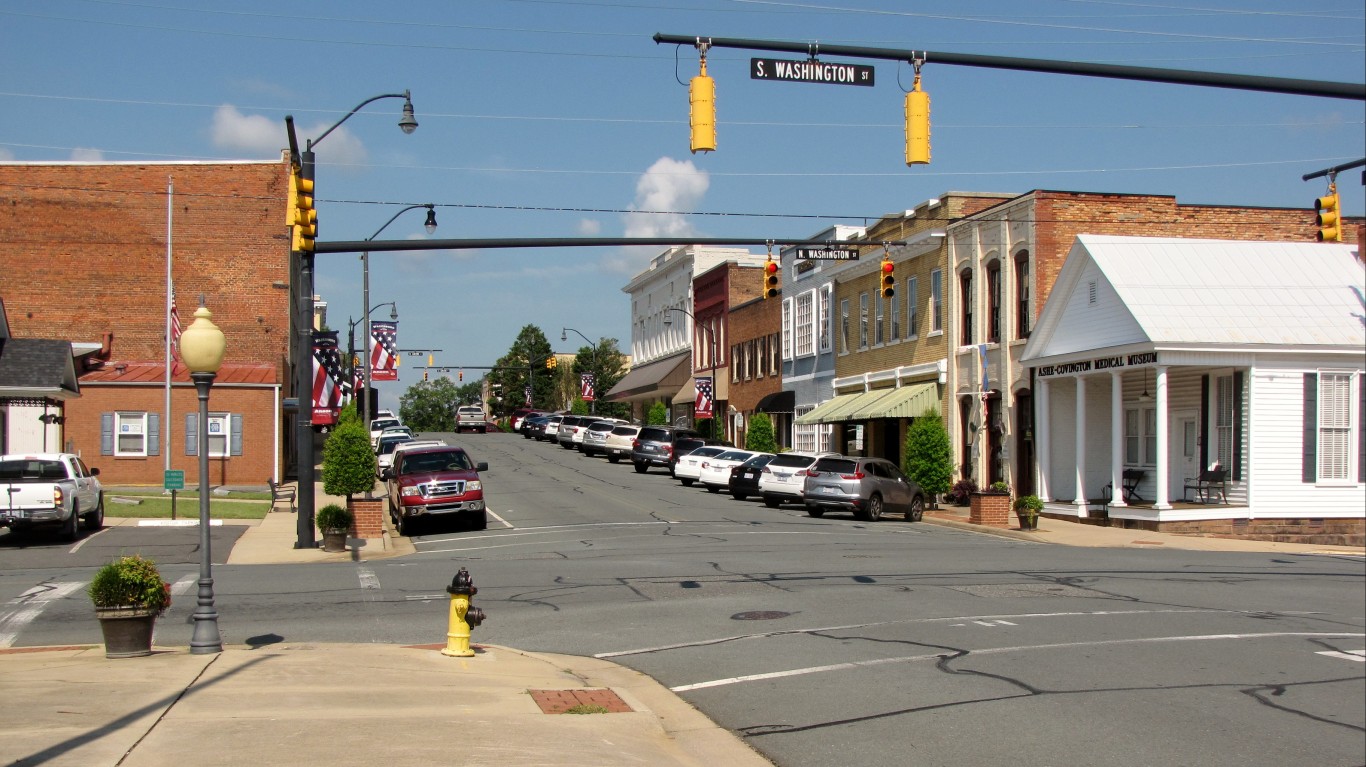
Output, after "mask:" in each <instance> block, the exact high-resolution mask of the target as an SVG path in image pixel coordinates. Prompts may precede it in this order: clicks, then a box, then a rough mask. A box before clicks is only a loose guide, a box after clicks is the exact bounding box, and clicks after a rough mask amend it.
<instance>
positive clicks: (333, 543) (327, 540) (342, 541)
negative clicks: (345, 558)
mask: <svg viewBox="0 0 1366 767" xmlns="http://www.w3.org/2000/svg"><path fill="white" fill-rule="evenodd" d="M346 532H347V531H345V530H324V531H323V551H346Z"/></svg>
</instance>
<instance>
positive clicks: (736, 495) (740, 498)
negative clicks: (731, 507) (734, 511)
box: [730, 492, 749, 501]
mask: <svg viewBox="0 0 1366 767" xmlns="http://www.w3.org/2000/svg"><path fill="white" fill-rule="evenodd" d="M730 497H731V498H734V499H735V500H737V501H743V500H745V499H746V498H748V497H749V495H747V494H745V493H734V492H733V493H731V494H730Z"/></svg>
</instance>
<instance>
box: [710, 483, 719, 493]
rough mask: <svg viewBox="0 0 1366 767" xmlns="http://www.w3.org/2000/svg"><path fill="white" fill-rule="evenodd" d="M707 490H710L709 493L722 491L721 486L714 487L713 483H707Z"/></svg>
mask: <svg viewBox="0 0 1366 767" xmlns="http://www.w3.org/2000/svg"><path fill="white" fill-rule="evenodd" d="M707 492H708V493H719V492H721V488H719V487H712V486H711V485H707Z"/></svg>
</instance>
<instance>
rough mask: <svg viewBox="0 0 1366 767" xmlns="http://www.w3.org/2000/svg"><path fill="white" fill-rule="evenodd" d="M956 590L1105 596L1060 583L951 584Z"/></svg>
mask: <svg viewBox="0 0 1366 767" xmlns="http://www.w3.org/2000/svg"><path fill="white" fill-rule="evenodd" d="M949 588H951V589H953V590H954V591H961V592H963V593H964V594H971V595H973V596H976V597H1103V596H1105V595H1104V594H1100V593H1098V592H1095V591H1091V590H1090V589H1080V588H1077V587H1076V586H1065V585H1063V584H1060V583H987V584H982V585H979V586H949Z"/></svg>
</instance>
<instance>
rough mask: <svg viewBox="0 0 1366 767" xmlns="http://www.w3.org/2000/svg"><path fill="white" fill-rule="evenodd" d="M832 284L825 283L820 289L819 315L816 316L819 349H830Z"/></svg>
mask: <svg viewBox="0 0 1366 767" xmlns="http://www.w3.org/2000/svg"><path fill="white" fill-rule="evenodd" d="M833 290H834V286H833V285H830V284H825V285H822V286H821V289H820V315H819V316H818V317H817V318H816V324H817V326H818V327H817V332H818V333H820V334H821V343H820V350H821V351H822V352H828V351H830V336H831V334H832V331H831V328H830V302H831V300H833V298H834V294H833Z"/></svg>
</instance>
